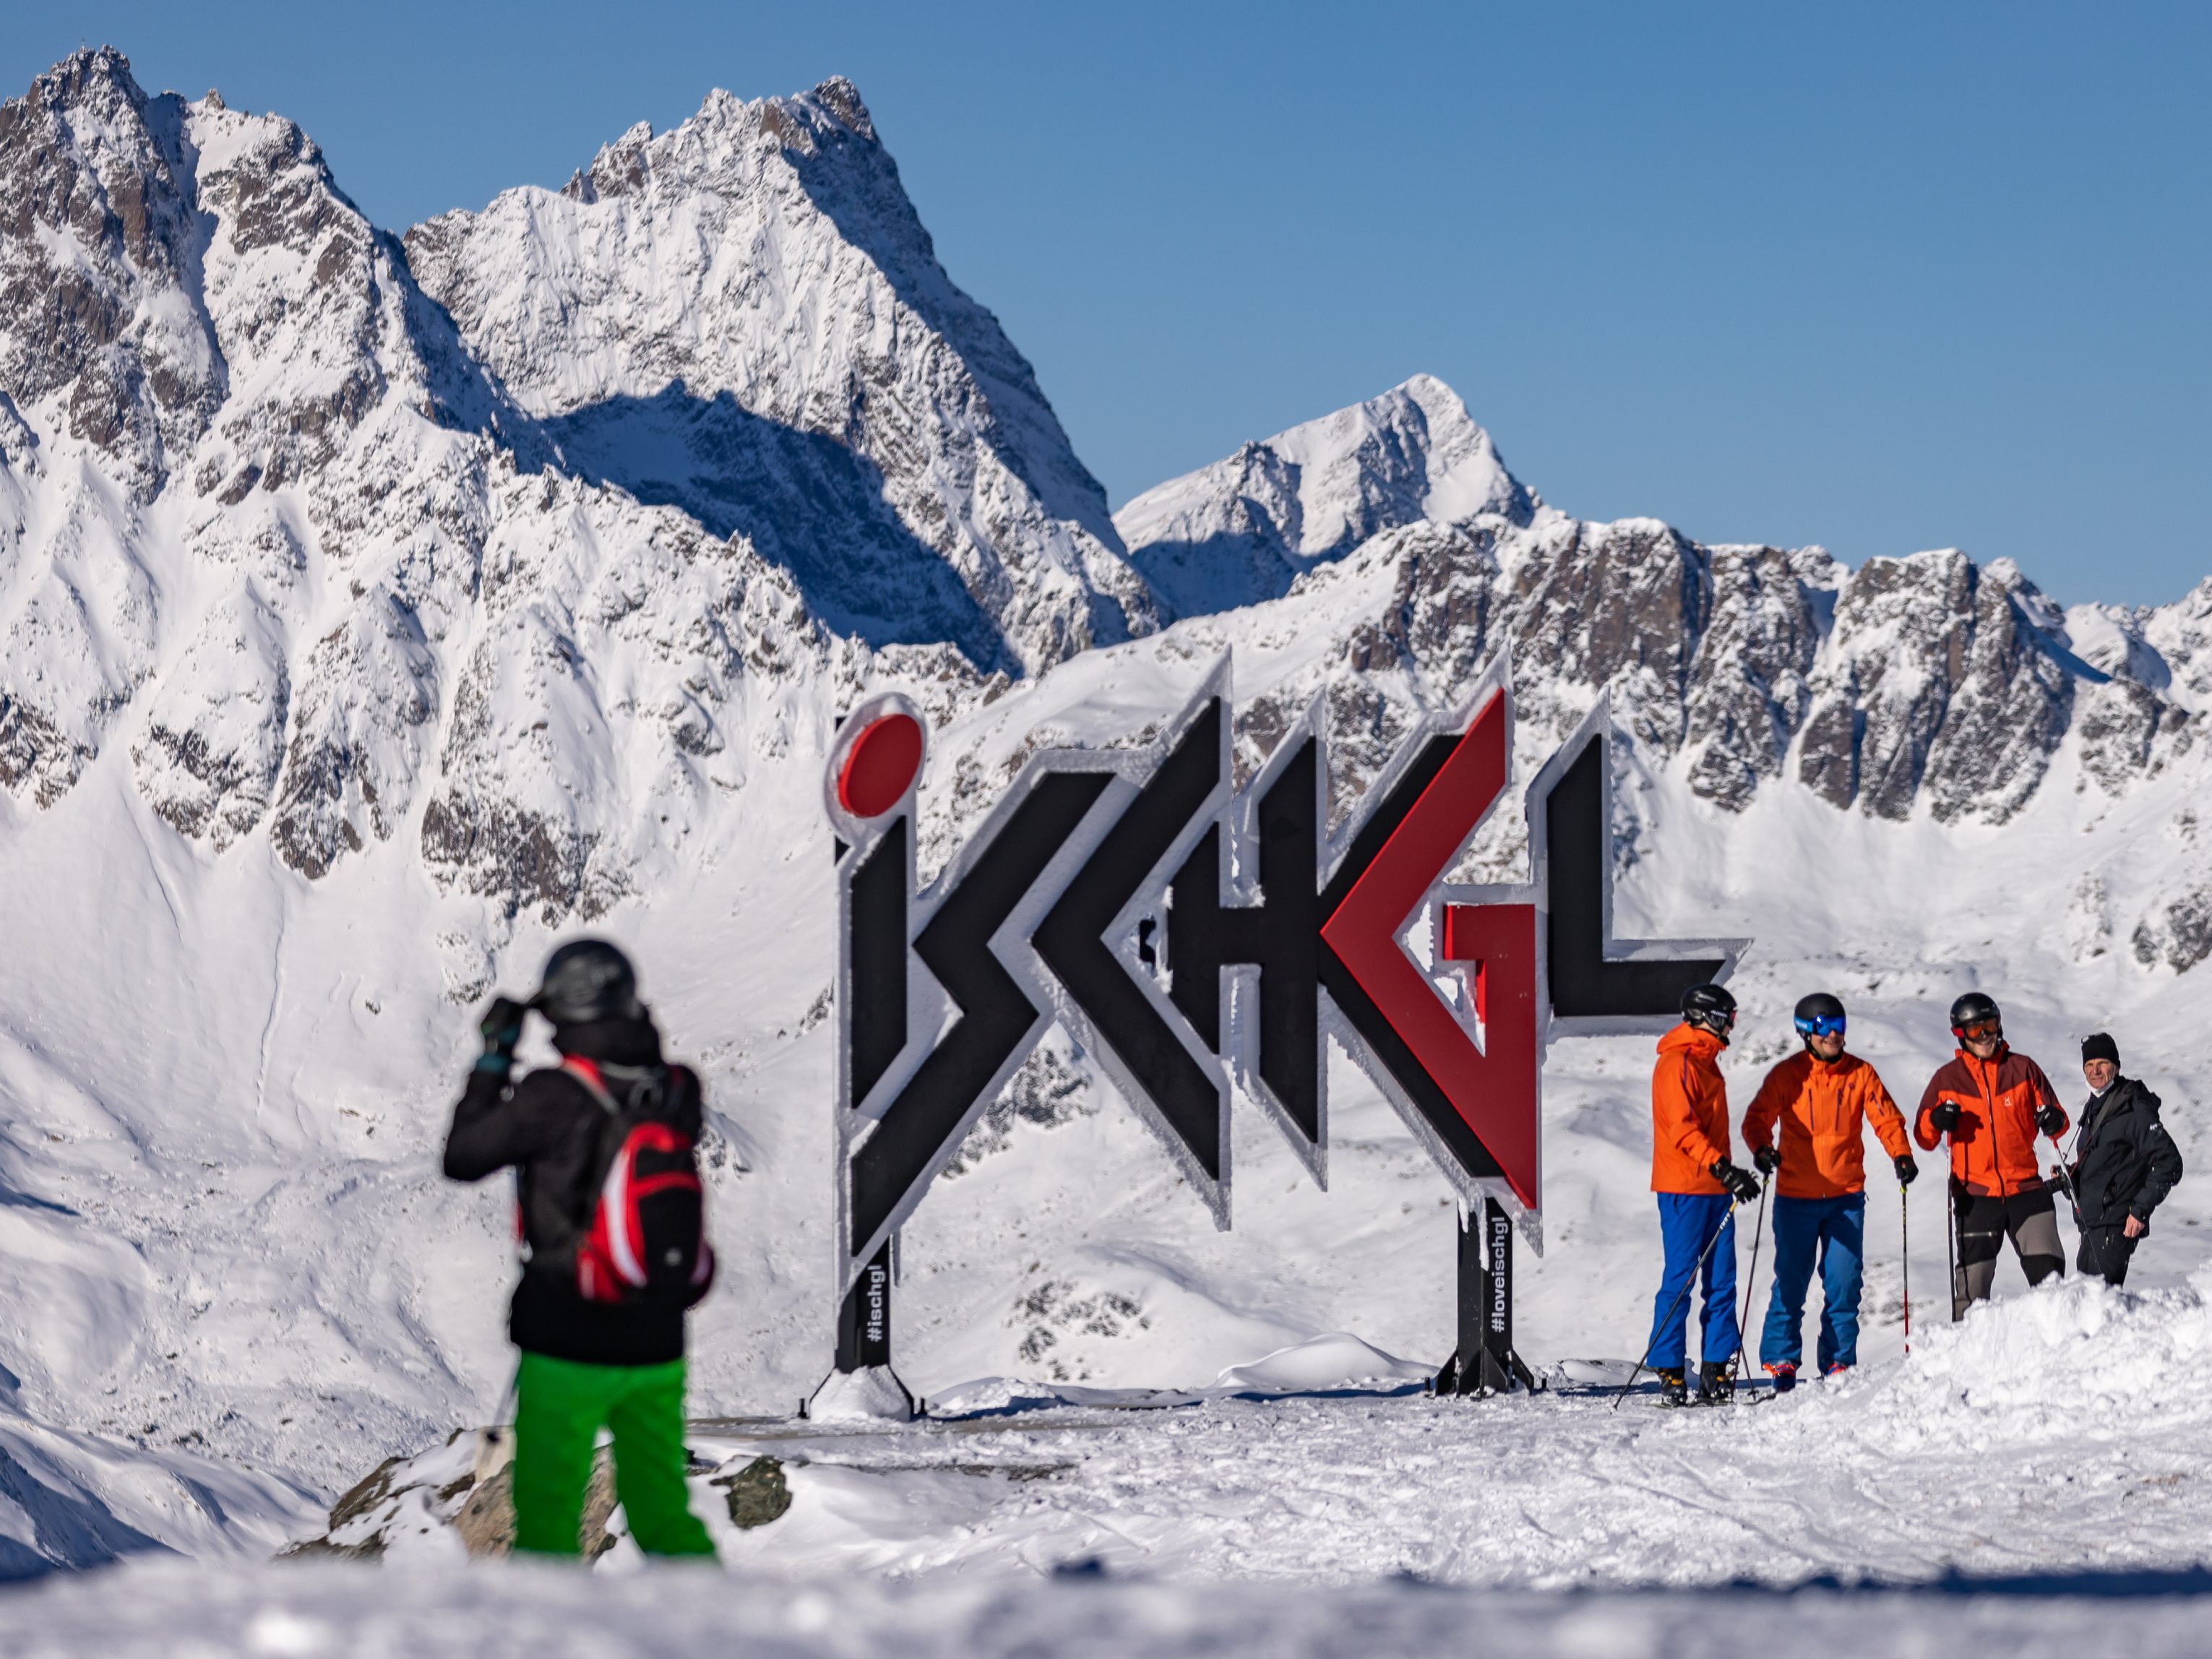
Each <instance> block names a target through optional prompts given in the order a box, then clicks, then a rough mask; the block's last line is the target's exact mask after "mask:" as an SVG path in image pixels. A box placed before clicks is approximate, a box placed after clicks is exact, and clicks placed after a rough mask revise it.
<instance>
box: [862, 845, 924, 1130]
mask: <svg viewBox="0 0 2212 1659" xmlns="http://www.w3.org/2000/svg"><path fill="white" fill-rule="evenodd" d="M908 828H909V824H908V819H907V818H906V817H904V815H901V816H900V817H897V818H895V819H893V820H892V822H891V824H890V828H889V829H885V830H884V834H883V839H881V840H880V841H878V842H877V843H876V847H875V850H874V851H873V852H872V853H870V854H868V857H867V861H866V863H864V864H862V865H861V866H860V868H859V869H858V870H856V871H854V872H853V886H852V897H851V899H850V900H849V901H848V902H849V903H850V904H851V905H852V917H853V924H852V925H853V1012H852V1018H851V1027H852V1034H853V1035H852V1044H853V1046H852V1050H851V1066H852V1070H851V1072H850V1073H849V1075H850V1076H851V1078H852V1079H853V1088H852V1098H853V1104H854V1105H855V1106H858V1105H859V1104H860V1103H861V1102H862V1101H864V1100H866V1098H867V1097H868V1091H870V1090H871V1089H872V1088H874V1087H875V1086H876V1085H877V1084H878V1082H880V1081H881V1080H882V1079H883V1075H884V1073H885V1072H887V1071H889V1070H890V1068H891V1064H892V1062H893V1061H895V1060H897V1059H898V1057H899V1054H900V1051H901V1050H902V1049H903V1048H905V1047H906V872H907V861H906V838H907V834H908Z"/></svg>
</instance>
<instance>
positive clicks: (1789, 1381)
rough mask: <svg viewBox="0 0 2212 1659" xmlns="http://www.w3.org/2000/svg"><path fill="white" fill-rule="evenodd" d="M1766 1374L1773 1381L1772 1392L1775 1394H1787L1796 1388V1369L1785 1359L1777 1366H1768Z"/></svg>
mask: <svg viewBox="0 0 2212 1659" xmlns="http://www.w3.org/2000/svg"><path fill="white" fill-rule="evenodd" d="M1766 1374H1767V1375H1768V1376H1771V1377H1772V1378H1773V1379H1774V1392H1775V1393H1777V1394H1788V1393H1789V1392H1790V1389H1794V1388H1796V1386H1797V1367H1796V1365H1795V1364H1793V1363H1791V1362H1790V1361H1789V1360H1787V1359H1784V1360H1783V1361H1782V1362H1780V1363H1779V1364H1773V1365H1769V1366H1768V1367H1767V1368H1766Z"/></svg>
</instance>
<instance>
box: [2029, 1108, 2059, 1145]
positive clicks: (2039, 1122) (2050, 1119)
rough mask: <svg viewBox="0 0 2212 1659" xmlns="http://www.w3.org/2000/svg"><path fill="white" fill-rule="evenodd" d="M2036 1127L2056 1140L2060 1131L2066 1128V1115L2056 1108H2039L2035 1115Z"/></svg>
mask: <svg viewBox="0 0 2212 1659" xmlns="http://www.w3.org/2000/svg"><path fill="white" fill-rule="evenodd" d="M2035 1127H2037V1128H2039V1129H2040V1130H2042V1131H2043V1133H2045V1134H2047V1135H2049V1136H2050V1137H2051V1139H2053V1140H2056V1139H2058V1133H2059V1131H2060V1130H2062V1129H2063V1128H2064V1127H2066V1114H2065V1113H2063V1112H2062V1111H2060V1110H2059V1109H2057V1107H2056V1106H2043V1107H2039V1108H2037V1109H2036V1114H2035Z"/></svg>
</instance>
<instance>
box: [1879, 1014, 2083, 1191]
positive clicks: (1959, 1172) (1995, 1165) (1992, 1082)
mask: <svg viewBox="0 0 2212 1659" xmlns="http://www.w3.org/2000/svg"><path fill="white" fill-rule="evenodd" d="M1947 1100H1948V1101H1952V1102H1954V1103H1956V1104H1957V1106H1958V1108H1959V1127H1957V1128H1955V1129H1954V1130H1952V1131H1951V1173H1952V1175H1953V1176H1955V1177H1956V1178H1957V1179H1958V1181H1959V1182H1960V1185H1962V1186H1963V1187H1965V1188H1966V1190H1967V1191H1968V1192H1970V1193H1972V1194H1974V1195H1975V1196H1976V1197H1978V1198H1981V1197H1992V1196H1994V1197H1997V1198H2010V1197H2011V1196H2012V1195H2013V1194H2015V1193H2025V1192H2040V1191H2041V1190H2042V1188H2043V1184H2044V1182H2043V1176H2042V1174H2041V1172H2040V1171H2039V1170H2038V1168H2037V1166H2036V1156H2035V1137H2036V1133H2037V1130H2036V1127H2035V1114H2036V1109H2037V1108H2039V1107H2042V1106H2057V1105H2058V1097H2057V1093H2055V1092H2054V1091H2052V1089H2051V1079H2049V1078H2047V1077H2045V1076H2044V1074H2043V1067H2041V1066H2038V1065H2037V1064H2036V1063H2035V1062H2034V1061H2033V1060H2030V1059H2029V1058H2028V1057H2027V1055H2026V1054H2015V1053H2014V1052H2013V1051H2012V1050H2011V1049H2010V1048H2006V1047H2005V1046H2004V1045H2003V1044H2002V1043H2000V1044H1998V1045H1997V1051H1996V1055H1995V1056H1994V1057H1992V1058H1991V1059H1989V1060H1977V1059H1975V1058H1974V1056H1973V1055H1972V1054H1968V1053H1967V1052H1966V1050H1965V1049H1964V1048H1961V1049H1960V1050H1958V1052H1957V1054H1956V1056H1955V1057H1954V1059H1953V1060H1951V1061H1950V1063H1949V1064H1948V1065H1946V1066H1944V1067H1943V1068H1942V1070H1941V1071H1939V1072H1937V1073H1936V1075H1935V1076H1934V1077H1931V1078H1929V1079H1928V1088H1927V1090H1926V1091H1925V1092H1924V1093H1923V1094H1922V1095H1921V1097H1920V1109H1919V1111H1918V1112H1917V1113H1915V1114H1914V1115H1913V1120H1912V1138H1913V1139H1915V1140H1917V1141H1918V1142H1919V1143H1920V1144H1921V1146H1923V1147H1925V1148H1926V1149H1927V1150H1928V1151H1929V1152H1934V1151H1935V1150H1936V1141H1937V1140H1938V1139H1941V1136H1940V1134H1939V1133H1938V1132H1937V1131H1936V1127H1934V1126H1933V1125H1932V1124H1930V1123H1929V1121H1928V1118H1929V1114H1930V1113H1932V1112H1933V1111H1935V1109H1936V1108H1937V1107H1938V1106H1941V1105H1942V1103H1944V1102H1945V1101H1947ZM2058 1115H2059V1116H2060V1117H2061V1118H2062V1119H2063V1118H2064V1117H2065V1115H2066V1113H2065V1109H2064V1108H2063V1107H2061V1108H2060V1109H2059V1114H2058ZM2058 1133H2061V1134H2064V1133H2066V1126H2065V1125H2064V1123H2063V1122H2062V1123H2061V1124H2060V1126H2059V1129H2058Z"/></svg>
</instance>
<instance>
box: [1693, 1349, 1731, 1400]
mask: <svg viewBox="0 0 2212 1659" xmlns="http://www.w3.org/2000/svg"><path fill="white" fill-rule="evenodd" d="M1734 1399H1735V1378H1734V1377H1733V1376H1729V1362H1728V1361H1727V1360H1725V1359H1708V1360H1707V1361H1705V1364H1702V1365H1700V1366H1699V1367H1698V1403H1699V1405H1700V1406H1725V1405H1727V1404H1728V1403H1729V1401H1731V1400H1734Z"/></svg>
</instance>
